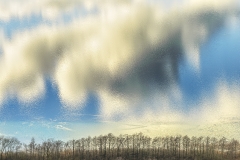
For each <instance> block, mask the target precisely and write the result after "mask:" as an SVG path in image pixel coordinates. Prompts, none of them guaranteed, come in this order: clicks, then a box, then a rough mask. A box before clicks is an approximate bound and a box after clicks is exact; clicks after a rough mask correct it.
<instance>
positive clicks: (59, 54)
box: [0, 1, 232, 117]
mask: <svg viewBox="0 0 240 160" xmlns="http://www.w3.org/2000/svg"><path fill="white" fill-rule="evenodd" d="M6 3H8V2H6ZM29 3H30V2H29ZM31 3H32V2H31ZM38 3H39V4H40V3H41V5H40V7H41V6H44V5H42V3H44V4H45V3H47V1H43V2H42V1H39V2H38V1H37V3H36V4H34V5H37V4H38ZM65 3H67V4H69V3H71V4H75V1H71V2H67V1H51V5H50V6H58V7H57V8H61V7H63V6H65ZM119 3H120V4H121V5H117V4H119ZM119 3H117V2H115V3H113V2H109V1H106V2H105V3H102V4H101V3H92V4H87V5H88V6H89V7H91V6H94V5H95V4H98V7H99V9H100V13H99V14H98V15H92V16H89V17H88V18H86V19H81V20H79V21H78V20H75V22H73V23H72V24H70V25H68V26H65V27H45V26H41V27H39V28H38V29H36V30H32V31H28V32H24V33H19V34H18V35H15V36H14V37H13V39H12V40H11V41H4V43H3V55H1V58H0V61H1V62H2V63H0V100H1V99H2V100H4V99H6V97H9V96H14V97H17V98H18V99H19V100H20V101H22V102H26V101H30V102H32V101H34V100H36V99H37V98H39V97H41V96H43V95H44V92H45V82H44V80H45V78H46V77H47V78H50V79H51V80H52V83H54V84H55V85H56V87H57V89H58V92H59V97H60V99H61V101H62V102H63V104H64V105H66V106H67V107H69V106H73V108H75V107H76V106H79V105H82V104H84V102H85V100H86V97H87V94H88V92H89V91H93V92H96V93H97V94H98V95H99V98H100V101H101V109H100V110H101V112H102V114H103V115H104V116H106V117H111V115H115V113H120V115H121V114H125V112H127V111H129V110H131V109H130V108H131V107H136V106H138V104H140V103H141V102H142V100H141V99H142V98H144V97H145V98H146V99H147V98H151V97H150V96H152V93H151V92H152V88H157V89H156V90H157V91H156V93H159V92H160V93H162V92H161V91H162V90H164V91H169V90H172V88H171V86H174V85H175V84H176V83H175V82H176V76H177V71H178V70H177V69H178V60H179V59H178V58H179V57H180V56H182V54H183V53H182V52H184V51H186V52H187V54H188V55H190V56H189V57H190V59H191V61H194V64H196V68H199V53H198V52H197V51H198V50H199V46H200V45H201V43H203V42H204V41H205V39H206V38H207V36H208V35H209V34H211V32H212V31H213V30H214V29H215V28H216V27H218V25H219V24H220V23H221V22H223V21H224V19H225V18H226V17H227V15H228V14H230V11H229V8H231V7H229V5H226V4H228V3H229V4H230V2H229V1H224V2H221V3H218V4H216V3H208V2H205V3H203V2H201V4H198V5H196V4H194V5H193V4H192V5H189V4H187V5H186V6H184V7H180V8H173V9H170V10H169V11H168V12H162V11H161V8H158V7H155V6H149V5H147V4H146V3H137V2H134V3H130V2H126V1H120V2H119ZM13 4H14V5H18V3H17V2H16V3H10V4H9V5H10V8H14V6H11V5H13ZM63 4H64V5H63ZM26 5H27V4H26ZM27 6H28V5H27ZM29 6H31V5H30V4H29ZM29 6H28V7H29ZM23 8H24V7H23ZM33 8H34V7H33ZM13 10H14V9H11V10H9V12H11V13H9V14H8V15H11V14H15V12H13ZM26 10H27V9H26ZM51 11H52V9H51ZM16 14H20V15H25V13H22V12H20V11H19V13H16ZM26 14H27V13H26ZM207 14H210V15H211V16H205V15H207ZM231 14H232V12H231ZM219 17H220V18H219ZM192 55H193V56H192ZM191 57H193V58H191ZM174 88H178V87H174ZM173 92H174V93H176V95H175V96H177V97H179V98H180V97H181V93H180V92H179V89H176V90H174V91H173ZM173 92H172V93H173ZM149 112H151V111H149ZM166 112H168V110H166ZM169 112H171V113H173V115H172V116H173V117H174V116H175V112H174V111H173V110H171V109H169ZM149 115H151V114H149ZM166 115H167V114H166Z"/></svg>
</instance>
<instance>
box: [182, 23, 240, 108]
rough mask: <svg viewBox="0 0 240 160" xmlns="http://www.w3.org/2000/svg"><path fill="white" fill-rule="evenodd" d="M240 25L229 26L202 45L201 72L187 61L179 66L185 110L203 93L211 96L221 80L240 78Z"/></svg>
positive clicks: (230, 80)
mask: <svg viewBox="0 0 240 160" xmlns="http://www.w3.org/2000/svg"><path fill="white" fill-rule="evenodd" d="M239 42H240V26H236V27H232V26H229V25H226V26H225V27H223V28H220V29H219V30H217V32H215V33H214V34H213V35H212V37H210V39H209V40H208V41H207V42H206V43H205V44H203V45H202V46H201V48H200V71H199V73H197V72H196V71H195V70H194V69H193V67H192V66H191V65H190V64H189V63H188V62H187V61H182V63H181V64H180V68H179V76H180V78H179V85H180V89H181V91H182V93H183V97H184V104H185V106H186V110H188V109H189V108H191V107H192V105H194V104H198V103H200V102H201V98H202V96H203V95H202V94H203V93H204V94H206V93H207V94H208V95H209V96H211V95H212V94H213V93H214V91H215V89H216V87H217V83H218V82H219V81H221V80H224V81H226V82H227V83H228V84H231V83H232V82H237V81H239V80H240V65H239V62H240V45H239Z"/></svg>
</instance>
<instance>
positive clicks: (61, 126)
mask: <svg viewBox="0 0 240 160" xmlns="http://www.w3.org/2000/svg"><path fill="white" fill-rule="evenodd" d="M55 128H56V129H60V130H66V131H71V130H72V129H70V128H67V127H65V126H63V125H56V126H55Z"/></svg>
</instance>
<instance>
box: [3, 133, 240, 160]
mask: <svg viewBox="0 0 240 160" xmlns="http://www.w3.org/2000/svg"><path fill="white" fill-rule="evenodd" d="M239 158H240V145H239V141H238V140H235V139H231V140H228V139H226V138H225V137H223V138H221V139H217V138H215V137H195V136H193V137H188V136H187V135H185V136H181V135H178V136H165V137H154V138H151V137H149V136H146V135H144V134H142V133H137V134H132V135H128V134H124V135H122V134H121V135H119V136H114V135H113V134H111V133H109V134H107V135H100V136H98V137H96V136H95V137H90V136H89V137H87V138H81V139H77V140H75V139H73V140H70V141H67V142H63V141H61V140H54V139H48V140H45V141H43V142H42V143H41V144H37V143H36V142H35V139H34V138H32V139H31V141H30V143H29V144H24V143H21V142H20V141H19V140H18V139H16V138H14V137H12V138H10V137H4V136H1V137H0V160H79V159H80V160H81V159H83V160H105V159H106V160H112V159H113V160H117V159H118V160H121V159H136V160H138V159H139V160H146V159H148V160H149V159H150V160H160V159H182V160H183V159H184V160H185V159H206V160H208V159H209V160H210V159H211V160H215V159H221V160H222V159H224V160H225V159H239Z"/></svg>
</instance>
